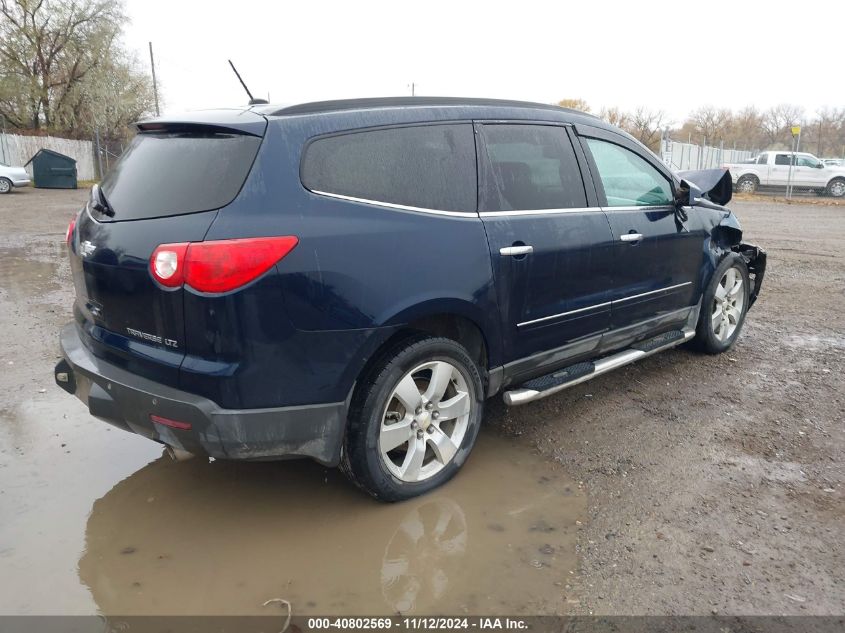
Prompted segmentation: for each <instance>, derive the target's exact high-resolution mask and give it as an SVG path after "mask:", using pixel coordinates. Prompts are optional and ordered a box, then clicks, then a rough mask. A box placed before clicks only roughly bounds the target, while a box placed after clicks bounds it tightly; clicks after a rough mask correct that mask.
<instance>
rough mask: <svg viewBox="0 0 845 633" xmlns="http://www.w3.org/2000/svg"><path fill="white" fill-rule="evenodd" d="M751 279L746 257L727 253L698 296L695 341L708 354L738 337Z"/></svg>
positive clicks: (718, 350)
mask: <svg viewBox="0 0 845 633" xmlns="http://www.w3.org/2000/svg"><path fill="white" fill-rule="evenodd" d="M749 285H750V280H749V277H748V266H746V264H745V260H744V259H742V257H741V256H740V255H738V254H736V253H730V254H728V255H727V256H726V257H725V258H724V259H723V260H722V262H721V263H720V264H719V266H718V267H717V268H716V272H714V273H713V277H712V278H711V279H710V283H709V284H707V288H706V289H705V290H704V296H703V297H702V300H701V314H700V315H699V317H698V327H697V328H696V336H695V339H694V343H695V345H696V346H697V347H698V348H699V349H700V350H702V351H704V352H707V353H708V354H720V353H722V352H724V351H727V350H728V349H730V347H731V346H732V345H733V344H734V343H735V342H736V339H737V338H738V337H739V333H740V331H741V330H742V325H743V323H745V315H746V313H747V312H748V304H749V292H750V288H749Z"/></svg>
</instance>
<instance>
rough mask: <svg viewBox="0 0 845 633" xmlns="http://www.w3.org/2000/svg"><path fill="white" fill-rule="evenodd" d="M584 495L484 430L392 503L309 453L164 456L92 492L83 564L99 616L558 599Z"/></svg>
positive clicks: (536, 607) (488, 608)
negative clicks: (295, 456)
mask: <svg viewBox="0 0 845 633" xmlns="http://www.w3.org/2000/svg"><path fill="white" fill-rule="evenodd" d="M584 507H585V500H584V497H583V495H582V494H581V493H580V492H579V491H578V488H577V485H574V484H573V482H572V481H570V480H568V479H567V478H566V477H565V476H564V475H563V474H562V473H560V472H559V471H558V470H556V469H555V468H554V467H553V466H551V465H549V464H547V463H544V462H543V460H542V459H540V458H538V457H536V456H534V455H532V454H531V453H530V452H528V451H526V450H524V449H520V448H518V447H516V446H514V445H513V444H512V443H509V442H507V441H506V440H503V439H499V438H496V437H492V436H490V434H488V433H484V432H483V433H482V434H481V437H480V438H479V445H478V446H477V448H476V449H475V451H474V452H473V455H472V457H471V458H470V459H469V461H468V462H467V465H466V467H465V468H464V471H463V473H462V475H461V477H458V478H456V479H455V480H453V481H452V482H451V483H449V484H448V485H446V486H444V487H443V488H441V489H439V490H436V491H435V492H433V493H431V494H429V495H426V496H425V497H422V498H420V499H416V500H412V501H409V502H405V503H400V504H393V505H384V504H381V503H378V502H376V501H372V500H370V499H369V498H367V497H365V496H364V495H361V494H360V493H359V492H357V491H356V490H354V489H353V488H352V487H351V486H350V485H349V484H348V482H347V481H346V480H344V479H343V477H342V476H341V475H340V474H339V473H337V472H336V471H334V470H328V471H327V470H325V469H323V468H321V467H320V466H318V465H316V464H313V463H310V462H306V461H301V462H287V463H276V464H272V463H266V464H244V463H227V462H220V461H218V462H213V463H205V462H202V461H200V460H197V459H195V460H191V461H187V462H182V463H176V462H171V461H169V460H165V459H159V460H156V461H155V462H153V463H151V464H149V465H148V466H146V467H144V468H142V469H141V470H139V471H138V472H136V473H134V474H133V475H131V476H129V477H128V478H126V479H125V480H123V481H121V482H120V483H118V484H117V485H116V486H115V487H114V488H113V489H112V490H110V491H109V492H108V493H107V494H106V495H105V496H103V497H102V498H101V499H99V500H98V501H96V502H95V504H94V507H93V510H92V512H91V516H90V518H89V519H88V524H87V529H86V551H85V553H84V554H83V556H82V558H81V560H80V561H79V576H80V579H81V580H82V582H83V583H84V584H85V585H86V586H88V587H89V589H90V591H91V593H92V595H93V597H94V600H95V601H96V603H97V605H98V608H99V610H100V611H101V612H102V613H104V614H106V615H109V614H120V615H139V614H159V615H170V614H192V615H205V614H237V615H240V614H265V615H266V614H268V610H267V609H264V608H262V606H261V605H262V604H263V603H264V602H265V601H267V600H269V599H273V598H282V599H284V600H287V601H289V602H290V603H291V605H292V609H293V613H294V614H297V615H303V614H320V615H330V614H347V615H360V614H367V615H378V614H405V613H410V614H428V613H449V614H464V613H466V614H498V613H501V614H505V613H507V614H517V613H559V612H561V609H562V604H563V602H564V600H565V598H564V593H565V589H564V586H565V584H566V583H568V582H570V581H571V578H572V576H571V575H570V571H574V570H575V566H576V557H575V541H576V527H575V521H576V519H578V518H579V517H581V516H582V513H583V511H584Z"/></svg>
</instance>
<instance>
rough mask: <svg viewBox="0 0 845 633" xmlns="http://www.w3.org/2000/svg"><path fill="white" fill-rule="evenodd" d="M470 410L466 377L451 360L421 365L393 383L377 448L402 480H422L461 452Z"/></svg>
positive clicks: (393, 472)
mask: <svg viewBox="0 0 845 633" xmlns="http://www.w3.org/2000/svg"><path fill="white" fill-rule="evenodd" d="M471 409H472V401H471V396H470V390H469V387H468V385H467V379H466V378H465V377H464V375H463V374H462V373H461V372H460V370H459V369H458V368H457V367H455V366H454V365H452V364H451V363H449V362H447V361H442V360H438V361H430V362H427V363H423V364H421V365H418V366H417V367H415V368H414V369H412V370H411V371H409V372H408V373H406V374H405V375H404V376H403V377H402V379H401V380H400V381H399V382H398V383H397V384H396V386H395V387H394V388H393V391H392V392H391V394H390V397H389V398H388V401H387V406H386V407H385V409H384V413H383V415H382V420H381V427H380V429H379V437H378V444H379V453H380V455H381V458H382V462H383V463H384V465H385V466H386V467H387V469H388V470H389V471H390V473H391V474H392V475H393V476H394V477H396V478H397V479H400V480H401V481H404V482H417V481H423V480H425V479H428V478H430V477H433V476H434V475H436V474H437V473H439V472H440V471H441V470H442V469H443V468H445V467H446V466H447V465H448V464H449V463H450V462H451V461H452V460H453V459H454V458H455V455H456V454H457V452H458V450H459V449H460V447H461V444H462V442H463V439H464V436H465V435H466V432H467V427H468V426H469V418H470V413H471Z"/></svg>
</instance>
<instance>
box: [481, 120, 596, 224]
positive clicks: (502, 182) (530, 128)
mask: <svg viewBox="0 0 845 633" xmlns="http://www.w3.org/2000/svg"><path fill="white" fill-rule="evenodd" d="M484 139H485V144H486V147H487V157H488V158H489V170H488V171H489V178H490V180H491V181H492V182H491V184H490V185H489V186H487V187H485V191H484V195H483V197H482V198H483V199H482V202H481V210H482V211H519V210H526V211H527V210H534V209H571V208H577V207H584V206H586V205H587V196H586V194H585V193H584V183H583V181H582V180H581V172H580V171H579V169H578V163H577V161H576V159H575V152H574V150H573V149H572V143H571V142H570V140H569V136H568V135H567V133H566V130H565V129H564V128H562V127H555V126H550V125H485V126H484Z"/></svg>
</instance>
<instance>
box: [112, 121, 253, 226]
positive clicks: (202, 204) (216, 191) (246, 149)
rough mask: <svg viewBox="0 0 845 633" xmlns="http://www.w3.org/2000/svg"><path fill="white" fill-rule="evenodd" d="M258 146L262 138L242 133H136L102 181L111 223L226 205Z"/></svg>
mask: <svg viewBox="0 0 845 633" xmlns="http://www.w3.org/2000/svg"><path fill="white" fill-rule="evenodd" d="M260 144H261V139H260V138H258V137H256V136H246V135H243V134H188V133H157V134H150V133H144V134H139V135H138V136H136V137H135V138H134V139H133V141H132V143H131V144H130V145H129V148H128V149H127V150H126V151H125V152H124V153H123V156H122V157H121V159H120V161H118V162H117V164H115V166H114V167H113V168H112V170H111V171H110V172H109V173H108V174H106V177H105V178H104V179H103V183H102V191H103V193H104V194H105V195H106V198H107V199H108V202H109V204H110V205H111V206H112V208H113V209H114V212H115V215H114V218H113V219H114V220H137V219H140V218H156V217H161V216H168V215H180V214H183V213H195V212H197V211H209V210H211V209H219V208H220V207H224V206H226V205H227V204H229V203H230V202H231V201H232V200H234V198H235V196H236V195H237V194H238V191H240V188H241V186H242V185H243V183H244V180H246V177H247V174H248V173H249V170H250V167H251V166H252V161H253V160H254V159H255V154H256V153H257V152H258V146H259V145H260ZM103 219H107V218H103Z"/></svg>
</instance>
